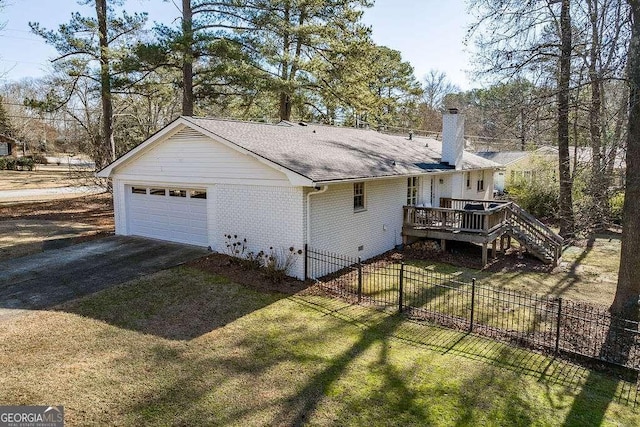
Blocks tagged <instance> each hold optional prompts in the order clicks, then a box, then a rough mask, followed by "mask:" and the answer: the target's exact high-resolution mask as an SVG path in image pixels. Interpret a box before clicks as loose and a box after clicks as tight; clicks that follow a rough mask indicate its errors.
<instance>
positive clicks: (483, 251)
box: [482, 242, 488, 268]
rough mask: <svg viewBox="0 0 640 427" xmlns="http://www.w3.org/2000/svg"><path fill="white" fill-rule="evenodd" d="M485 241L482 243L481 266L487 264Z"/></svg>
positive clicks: (483, 266)
mask: <svg viewBox="0 0 640 427" xmlns="http://www.w3.org/2000/svg"><path fill="white" fill-rule="evenodd" d="M487 246H488V245H487V242H483V243H482V268H485V267H486V266H487Z"/></svg>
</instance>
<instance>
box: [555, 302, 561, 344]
mask: <svg viewBox="0 0 640 427" xmlns="http://www.w3.org/2000/svg"><path fill="white" fill-rule="evenodd" d="M560 316H562V298H558V316H557V319H556V349H555V354H558V350H559V349H560Z"/></svg>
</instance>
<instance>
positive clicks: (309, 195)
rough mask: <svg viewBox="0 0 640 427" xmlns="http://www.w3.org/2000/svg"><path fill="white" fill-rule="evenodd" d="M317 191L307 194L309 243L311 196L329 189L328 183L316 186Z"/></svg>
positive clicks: (308, 238) (308, 241) (309, 239)
mask: <svg viewBox="0 0 640 427" xmlns="http://www.w3.org/2000/svg"><path fill="white" fill-rule="evenodd" d="M314 189H315V190H316V191H310V192H309V193H308V194H307V241H306V243H307V245H308V244H309V243H310V242H311V196H313V195H314V194H322V193H324V192H325V191H327V190H328V189H329V186H328V185H323V186H322V189H321V188H320V187H315V188H314Z"/></svg>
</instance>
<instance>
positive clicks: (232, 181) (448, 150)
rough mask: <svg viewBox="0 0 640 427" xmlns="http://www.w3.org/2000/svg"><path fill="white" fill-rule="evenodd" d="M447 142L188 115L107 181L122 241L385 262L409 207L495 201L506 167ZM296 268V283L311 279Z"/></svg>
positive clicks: (448, 138)
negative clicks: (499, 172) (238, 246)
mask: <svg viewBox="0 0 640 427" xmlns="http://www.w3.org/2000/svg"><path fill="white" fill-rule="evenodd" d="M443 131H444V132H443V142H439V141H437V140H434V139H422V138H411V137H408V136H407V137H404V136H392V135H386V134H382V133H378V132H376V131H373V130H362V129H352V128H343V127H330V126H322V125H311V124H306V123H290V122H281V123H279V124H277V125H272V124H264V123H252V122H241V121H232V120H221V119H212V118H195V117H180V118H178V119H176V120H175V121H174V122H172V123H171V124H169V125H168V126H167V127H165V128H164V129H162V130H161V131H159V132H158V133H156V134H155V135H153V136H152V137H151V138H149V139H148V140H146V141H145V142H143V143H142V144H141V145H139V146H138V147H136V148H134V149H133V150H131V151H130V152H128V153H127V154H125V155H124V156H122V157H120V158H119V159H118V160H116V161H115V162H113V163H112V164H111V165H109V166H107V167H106V168H105V169H103V170H102V171H100V172H99V173H98V176H100V177H108V178H111V179H112V180H113V197H114V209H115V223H116V233H117V234H120V235H138V236H146V237H152V238H157V239H162V240H169V241H175V242H182V243H189V244H194V245H199V246H208V247H210V248H211V249H212V250H213V251H218V252H224V251H225V246H226V243H225V237H224V236H225V234H229V233H230V234H233V235H237V236H238V238H240V239H244V238H246V239H247V246H248V247H249V249H250V250H253V251H260V250H265V249H268V248H270V247H274V248H289V247H294V248H296V249H301V248H302V247H303V246H304V245H305V244H309V246H310V247H313V248H316V249H322V250H330V251H334V252H336V253H340V254H344V255H349V256H360V257H362V258H363V259H366V258H370V257H373V256H376V255H379V254H381V253H383V252H385V251H387V250H390V249H393V248H394V247H395V246H396V245H398V244H400V243H402V227H403V206H405V205H424V206H434V207H437V206H439V203H440V199H441V198H463V199H490V198H491V196H492V191H493V172H494V170H496V169H497V168H498V167H499V165H498V164H496V163H494V162H491V161H489V160H486V159H483V158H481V157H479V156H476V155H474V154H471V153H468V152H464V151H463V147H464V141H463V133H464V132H463V117H462V115H458V114H455V113H452V114H445V117H444V129H443ZM303 268H304V266H303V262H302V260H299V261H298V262H297V263H296V264H295V266H294V268H293V271H291V272H290V273H291V274H292V275H294V276H297V277H302V276H303Z"/></svg>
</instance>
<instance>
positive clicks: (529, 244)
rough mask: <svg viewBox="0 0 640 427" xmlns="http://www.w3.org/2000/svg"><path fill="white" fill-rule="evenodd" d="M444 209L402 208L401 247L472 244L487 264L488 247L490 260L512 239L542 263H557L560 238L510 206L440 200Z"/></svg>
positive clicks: (501, 203) (505, 203) (505, 204)
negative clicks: (423, 242)
mask: <svg viewBox="0 0 640 427" xmlns="http://www.w3.org/2000/svg"><path fill="white" fill-rule="evenodd" d="M440 204H441V205H442V206H444V207H439V208H426V207H417V206H404V208H403V209H404V222H403V227H402V235H403V240H404V243H409V242H410V241H411V240H415V239H417V238H430V239H440V240H441V242H442V245H443V246H444V245H445V244H446V241H447V240H455V241H463V242H472V243H478V244H481V245H482V264H483V265H486V264H487V261H488V254H487V251H488V245H489V243H491V244H492V255H493V257H495V256H496V254H497V246H498V242H499V243H500V250H501V251H503V250H504V249H505V239H506V246H507V247H509V246H510V245H511V238H512V237H513V238H515V239H516V240H518V241H519V242H520V243H521V245H522V246H523V247H526V249H527V250H529V252H531V253H532V254H533V255H535V256H537V257H538V258H540V259H541V260H543V261H545V262H552V263H557V262H558V260H559V258H560V255H561V252H562V238H561V237H560V236H558V235H557V234H555V233H554V232H553V231H552V230H551V229H550V228H549V227H547V226H546V225H544V224H542V223H541V222H540V221H538V220H537V219H535V218H534V217H533V216H531V215H530V214H528V213H526V212H525V211H524V210H522V208H520V207H519V206H518V205H516V204H515V203H513V202H505V201H493V200H463V199H442V200H441V203H440Z"/></svg>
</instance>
